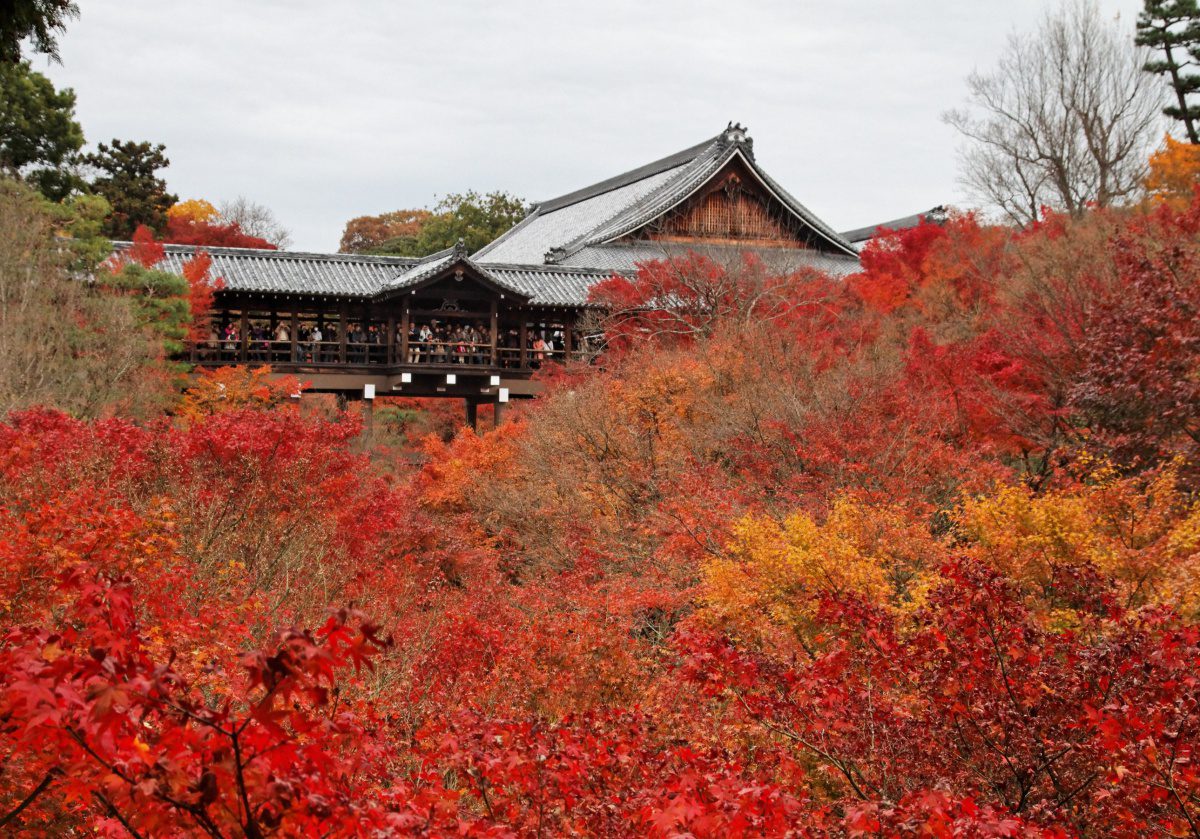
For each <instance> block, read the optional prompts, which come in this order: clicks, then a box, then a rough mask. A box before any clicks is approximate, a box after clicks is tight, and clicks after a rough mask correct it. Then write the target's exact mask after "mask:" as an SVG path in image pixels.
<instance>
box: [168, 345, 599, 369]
mask: <svg viewBox="0 0 1200 839" xmlns="http://www.w3.org/2000/svg"><path fill="white" fill-rule="evenodd" d="M494 352H495V355H494V357H493V354H492V353H493V349H492V346H491V344H483V343H471V342H465V341H428V342H420V343H412V344H410V345H409V346H408V348H407V351H405V350H404V349H403V348H402V347H401V346H400V345H399V344H394V345H393V346H391V347H388V346H387V344H379V343H370V342H366V343H364V342H358V341H346V342H345V344H343V343H342V342H341V341H297V342H296V343H294V344H293V343H292V342H291V341H273V340H272V341H264V340H255V339H251V340H247V341H242V340H241V339H238V338H233V339H228V338H218V339H211V338H210V339H200V340H196V341H190V342H187V344H186V358H187V360H188V361H190V362H192V363H193V364H199V365H203V366H207V367H216V366H226V365H234V364H251V365H261V364H270V365H272V366H290V365H295V366H319V367H375V366H379V367H397V366H399V367H410V366H416V367H448V368H458V367H479V368H501V369H508V370H536V369H538V368H539V367H541V366H542V365H543V364H546V363H549V362H554V361H558V362H561V361H563V360H565V359H566V357H567V353H566V352H565V351H563V350H549V349H541V350H535V349H533V348H532V347H528V348H526V349H525V350H524V351H522V350H521V349H520V348H517V347H496V348H495V350H494ZM522 354H523V355H524V363H522ZM572 356H573V357H575V358H582V357H583V354H582V353H573V354H572Z"/></svg>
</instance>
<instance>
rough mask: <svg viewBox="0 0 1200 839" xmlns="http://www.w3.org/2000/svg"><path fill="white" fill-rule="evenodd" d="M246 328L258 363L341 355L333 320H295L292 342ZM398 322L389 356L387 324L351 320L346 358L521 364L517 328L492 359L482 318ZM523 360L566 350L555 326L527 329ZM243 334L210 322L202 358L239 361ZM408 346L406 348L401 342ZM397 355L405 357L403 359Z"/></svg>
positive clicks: (280, 333)
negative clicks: (406, 324)
mask: <svg viewBox="0 0 1200 839" xmlns="http://www.w3.org/2000/svg"><path fill="white" fill-rule="evenodd" d="M247 328H248V330H249V334H248V335H247V336H246V337H247V342H246V357H247V360H249V361H255V362H261V363H280V362H288V361H291V362H294V363H304V362H308V363H314V364H319V363H331V362H338V361H340V360H341V353H342V342H341V339H340V337H339V335H338V331H337V324H335V323H321V322H319V321H317V322H304V323H301V324H299V326H298V331H297V334H296V341H295V344H294V345H293V342H292V333H291V326H290V325H289V324H288V323H285V322H280V323H278V324H277V325H276V326H275V328H274V329H273V330H272V329H271V327H270V324H268V323H264V322H259V321H251V322H250V323H249V324H248V325H247ZM404 338H405V335H404V333H403V330H402V328H400V327H397V329H396V335H395V343H394V345H393V346H394V349H393V351H392V352H393V356H394V357H393V358H390V359H389V357H388V346H387V344H388V341H387V327H385V326H381V325H376V324H366V325H364V324H362V323H355V324H351V325H350V326H349V327H348V328H347V331H346V350H345V351H346V358H345V360H346V363H349V364H387V363H408V364H474V365H492V364H493V363H494V364H496V365H498V366H501V367H516V366H518V365H519V364H520V346H521V338H520V333H519V332H518V331H517V330H516V329H509V330H507V331H504V332H501V333H500V334H499V335H497V337H496V358H495V362H493V359H492V333H491V330H490V329H489V328H488V327H487V326H486V325H485V324H484V323H481V322H475V323H469V322H438V321H436V320H434V321H430V322H428V323H420V324H417V323H414V324H412V326H411V327H410V329H409V331H408V335H407V338H408V340H407V342H405V340H404ZM528 341H529V343H528V345H527V347H526V363H527V364H529V365H530V366H532V367H535V368H536V367H539V366H540V365H541V364H542V363H543V362H544V361H547V360H550V359H553V358H555V357H561V356H562V355H563V353H564V350H565V343H564V340H563V333H562V332H561V331H560V330H544V329H533V330H530V332H529V334H528ZM241 344H242V335H241V329H240V328H239V326H238V324H237V323H228V324H226V325H225V326H224V328H221V327H219V326H218V325H216V324H214V325H213V326H212V327H211V329H210V332H209V336H208V340H207V341H206V342H205V345H204V346H203V348H202V350H201V354H200V355H201V357H202V358H203V359H205V360H230V361H232V360H238V359H240V357H241V350H242V347H241ZM405 346H407V350H403V349H402V347H405ZM401 356H404V357H403V358H402V357H401Z"/></svg>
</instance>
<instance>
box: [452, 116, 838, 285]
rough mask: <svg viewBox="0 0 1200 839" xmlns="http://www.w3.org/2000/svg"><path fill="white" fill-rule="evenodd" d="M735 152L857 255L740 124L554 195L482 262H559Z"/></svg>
mask: <svg viewBox="0 0 1200 839" xmlns="http://www.w3.org/2000/svg"><path fill="white" fill-rule="evenodd" d="M735 158H738V159H740V160H741V161H742V162H743V163H744V164H745V165H746V167H747V168H748V169H749V170H750V171H751V172H752V173H753V175H754V176H755V177H756V178H758V180H759V181H760V183H761V184H762V186H763V188H764V189H766V190H767V191H768V192H770V193H771V194H772V195H773V196H774V197H775V198H776V199H777V200H778V201H779V202H780V204H782V205H783V206H784V207H785V208H786V209H787V210H788V212H790V213H791V214H792V215H793V216H794V217H795V218H796V219H797V220H798V221H799V222H800V223H801V224H802V225H803V226H805V227H807V228H809V229H810V230H812V231H813V233H814V234H815V236H816V237H817V238H818V239H820V240H823V241H824V242H825V243H826V245H827V247H826V250H829V251H832V252H834V253H838V254H844V255H847V256H856V252H855V251H854V248H853V247H852V246H851V245H850V243H849V242H847V241H846V240H845V239H843V238H842V237H841V236H839V235H838V233H837V232H836V231H834V230H833V228H831V227H829V225H827V224H825V223H824V222H823V221H821V219H819V218H818V217H817V216H816V215H815V214H813V213H812V211H810V210H809V209H808V208H807V207H805V206H804V205H803V204H801V203H800V202H799V201H797V200H796V199H795V198H794V197H792V195H791V194H790V193H788V192H787V190H785V189H783V187H781V186H780V185H779V184H778V183H776V182H775V181H774V180H773V179H772V178H771V177H770V176H769V175H767V173H766V172H764V171H763V170H762V168H761V167H759V166H758V164H757V163H756V162H755V160H754V153H753V146H752V141H751V140H750V138H749V137H747V136H746V133H745V130H744V129H743V128H742V127H741V126H740V125H739V126H734V125H732V124H731V125H730V126H729V127H728V128H726V130H725V131H723V132H722V133H721V134H719V135H717V136H716V137H714V138H713V139H711V140H707V141H705V142H704V143H700V144H698V145H696V146H692V147H691V148H689V149H685V150H684V151H682V152H678V153H676V154H674V155H671V156H669V157H665V158H662V159H661V160H657V161H654V162H653V163H649V164H646V165H645V166H642V167H639V168H638V169H633V170H631V171H629V172H626V173H624V174H622V175H618V176H616V177H615V178H609V179H608V180H606V181H601V182H599V183H597V184H593V185H592V186H590V187H586V188H584V189H581V190H577V191H575V192H571V193H568V194H566V195H563V196H561V197H559V198H555V199H553V200H551V201H546V202H543V203H541V204H539V205H537V206H536V207H535V208H534V210H533V212H531V213H530V214H529V216H527V217H526V218H525V219H524V220H522V221H521V222H520V223H519V224H517V225H516V226H515V227H513V228H512V229H511V230H509V231H508V232H507V233H505V234H504V235H503V236H501V237H500V238H498V239H496V240H495V241H494V242H492V243H491V244H489V245H486V246H485V247H483V248H482V249H480V250H479V252H478V253H476V254H475V259H476V260H477V261H479V262H482V263H489V262H507V263H526V264H531V263H533V264H536V263H551V264H553V263H557V262H560V261H561V260H563V259H567V258H569V257H570V256H571V255H573V254H575V253H577V252H578V251H580V250H581V249H583V248H586V247H589V246H593V245H600V244H604V243H606V242H610V241H612V240H613V239H615V238H618V237H620V236H623V235H625V234H628V233H630V232H633V231H635V230H637V229H638V228H640V227H643V226H645V225H647V224H649V223H650V222H652V221H654V220H655V219H657V218H659V217H660V216H662V215H663V214H664V213H666V212H668V211H670V210H671V209H672V208H674V207H676V206H678V205H679V204H680V203H682V202H683V201H685V200H687V199H688V197H690V196H691V195H692V194H694V193H695V192H696V191H697V190H698V189H700V188H701V187H703V186H704V185H705V184H706V183H708V181H709V180H711V179H712V178H713V177H715V176H716V175H717V173H718V172H720V171H721V170H722V169H723V168H724V167H725V166H726V165H727V164H729V163H730V162H731V161H732V160H734V159H735Z"/></svg>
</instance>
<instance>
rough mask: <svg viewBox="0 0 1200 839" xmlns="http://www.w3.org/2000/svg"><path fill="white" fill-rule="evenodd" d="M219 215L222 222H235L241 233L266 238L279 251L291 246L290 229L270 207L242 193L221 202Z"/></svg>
mask: <svg viewBox="0 0 1200 839" xmlns="http://www.w3.org/2000/svg"><path fill="white" fill-rule="evenodd" d="M219 215H220V217H221V221H222V222H224V223H226V224H228V223H230V222H237V223H238V225H239V226H240V227H241V228H242V232H243V233H247V234H249V235H251V236H257V237H258V238H260V239H266V240H267V241H268V242H270V243H271V244H272V245H274V246H275V247H277V248H279V249H280V250H281V251H285V250H287V249H288V248H289V247H291V244H292V234H291V231H289V230H288V229H287V228H286V227H284V226H283V225H282V224H281V223H280V221H279V219H277V218H275V214H274V213H273V212H271V209H270V207H267V206H265V205H263V204H259V203H257V202H255V201H251V200H250V199H249V198H246V197H245V196H244V195H239V196H238V197H237V198H235V199H233V200H232V201H223V202H221V209H220V211H219Z"/></svg>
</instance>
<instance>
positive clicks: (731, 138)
mask: <svg viewBox="0 0 1200 839" xmlns="http://www.w3.org/2000/svg"><path fill="white" fill-rule="evenodd" d="M749 131H750V129H748V128H746V126H744V125H742V124H741V123H740V122H733V121H730V123H729V125H727V126H725V131H724V132H722V134H721V139H722V140H724V141H725V142H726V143H729V144H731V145H733V144H739V143H745V142H747V141H748V140H749V139H750V134H749Z"/></svg>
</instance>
